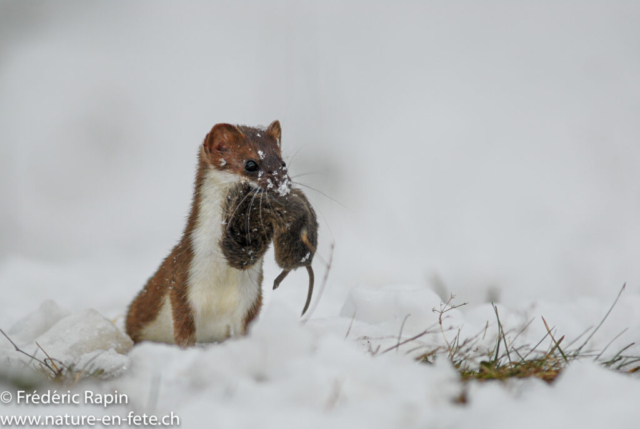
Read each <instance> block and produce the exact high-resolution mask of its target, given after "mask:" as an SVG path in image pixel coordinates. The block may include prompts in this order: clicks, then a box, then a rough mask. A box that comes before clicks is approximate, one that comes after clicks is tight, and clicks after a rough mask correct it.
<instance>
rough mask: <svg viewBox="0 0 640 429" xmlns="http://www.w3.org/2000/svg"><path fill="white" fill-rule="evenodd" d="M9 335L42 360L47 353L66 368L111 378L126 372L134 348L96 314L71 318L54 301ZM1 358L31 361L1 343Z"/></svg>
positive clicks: (22, 347) (35, 312) (16, 326)
mask: <svg viewBox="0 0 640 429" xmlns="http://www.w3.org/2000/svg"><path fill="white" fill-rule="evenodd" d="M8 335H9V337H10V338H11V339H12V341H14V342H15V343H16V345H18V347H20V348H21V349H22V350H24V351H26V352H28V353H32V354H33V355H39V356H40V358H41V359H42V358H43V356H42V352H41V350H44V351H45V352H46V353H47V355H48V356H50V357H51V358H53V359H55V360H57V361H60V362H62V363H63V364H65V365H66V366H70V367H71V366H73V367H76V368H82V369H85V370H90V371H94V370H101V371H102V373H103V374H105V375H108V376H113V375H117V374H119V373H121V372H122V371H123V370H124V369H126V367H127V364H128V362H129V358H128V357H127V356H125V355H126V353H128V352H129V350H131V348H132V347H133V341H131V339H130V338H129V337H128V336H127V335H125V334H124V333H123V332H121V331H120V330H119V329H118V328H117V327H116V326H115V325H114V324H113V323H112V322H111V321H109V320H108V319H106V318H104V317H103V316H102V315H100V313H98V312H97V311H96V310H93V309H87V310H83V311H81V312H79V313H75V314H70V312H69V311H67V310H65V309H63V308H61V307H60V306H58V304H56V303H55V302H54V301H51V300H49V301H45V302H43V303H42V304H41V305H40V307H39V308H38V309H37V310H36V311H34V312H33V313H31V314H29V315H28V316H27V317H25V318H24V319H22V320H20V321H19V322H17V323H16V324H15V325H14V326H13V327H12V328H11V329H10V330H9V332H8ZM40 349H41V350H40ZM2 355H5V356H7V357H8V358H9V359H10V360H16V359H19V360H23V361H24V360H25V359H28V358H27V357H26V356H24V355H22V354H20V353H18V352H16V351H15V350H14V348H13V346H12V345H11V344H10V343H9V341H4V342H2V345H1V346H0V357H2Z"/></svg>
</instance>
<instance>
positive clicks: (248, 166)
mask: <svg viewBox="0 0 640 429" xmlns="http://www.w3.org/2000/svg"><path fill="white" fill-rule="evenodd" d="M244 169H245V170H246V171H248V172H249V173H254V172H256V171H258V170H259V169H260V167H258V164H257V163H256V162H255V161H247V162H245V163H244Z"/></svg>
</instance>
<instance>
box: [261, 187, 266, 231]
mask: <svg viewBox="0 0 640 429" xmlns="http://www.w3.org/2000/svg"><path fill="white" fill-rule="evenodd" d="M263 197H264V192H262V193H260V224H261V225H262V231H263V232H264V231H265V230H266V228H265V227H264V219H263V218H262V198H263Z"/></svg>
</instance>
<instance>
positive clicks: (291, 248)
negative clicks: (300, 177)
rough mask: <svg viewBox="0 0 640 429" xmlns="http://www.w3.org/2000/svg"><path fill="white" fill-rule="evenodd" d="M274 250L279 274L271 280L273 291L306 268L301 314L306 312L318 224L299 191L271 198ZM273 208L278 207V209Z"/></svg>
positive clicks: (311, 283)
mask: <svg viewBox="0 0 640 429" xmlns="http://www.w3.org/2000/svg"><path fill="white" fill-rule="evenodd" d="M275 202H276V207H275V209H274V212H275V213H274V216H273V219H274V222H273V228H274V239H273V241H274V247H275V255H276V262H277V263H278V265H279V266H280V268H282V269H283V270H282V273H280V275H279V276H278V277H277V278H276V279H275V281H274V283H273V289H277V288H278V286H279V285H280V283H281V282H282V281H283V280H284V278H285V277H286V276H287V275H288V274H289V273H290V272H291V271H292V270H295V269H297V268H300V267H306V269H307V272H308V274H309V291H308V293H307V301H306V303H305V305H304V308H303V309H302V314H303V315H304V313H305V312H306V311H307V309H308V308H309V304H310V303H311V296H312V295H313V282H314V275H313V269H312V268H311V262H312V261H313V256H314V254H315V252H316V248H317V247H318V220H317V218H316V212H315V211H314V210H313V207H312V206H311V203H309V200H307V197H306V196H305V195H304V193H302V191H301V190H299V189H292V190H291V192H290V193H289V194H288V195H283V196H280V197H279V198H275ZM277 204H281V206H280V207H278V206H277Z"/></svg>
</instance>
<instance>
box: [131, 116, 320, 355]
mask: <svg viewBox="0 0 640 429" xmlns="http://www.w3.org/2000/svg"><path fill="white" fill-rule="evenodd" d="M288 195H291V197H290V199H291V201H294V200H295V198H300V197H295V195H297V193H291V179H290V177H289V175H288V172H287V167H286V164H285V163H284V161H283V160H282V152H281V127H280V123H279V122H278V121H274V122H273V123H271V125H269V127H268V128H267V129H266V130H262V129H259V128H253V127H248V126H234V125H230V124H217V125H215V126H214V127H213V128H212V129H211V131H210V132H209V134H207V136H206V138H205V140H204V142H203V144H202V146H201V148H200V152H199V154H198V170H197V174H196V180H195V190H194V196H193V202H192V207H191V213H190V214H189V217H188V222H187V226H186V228H185V230H184V233H183V236H182V239H181V240H180V242H179V243H178V244H177V245H176V246H175V247H174V248H173V250H172V252H171V253H170V254H169V256H168V257H167V258H166V259H165V260H164V261H163V262H162V264H161V265H160V267H159V268H158V270H157V272H156V273H155V274H154V275H153V276H152V277H151V278H150V279H149V280H148V282H147V284H146V285H145V287H144V288H143V289H142V291H140V293H139V294H138V295H137V297H136V298H135V299H134V301H133V302H132V303H131V305H130V306H129V310H128V313H127V318H126V331H127V334H129V336H130V337H131V338H132V339H133V341H134V342H140V341H143V340H150V341H159V342H166V343H175V344H178V345H180V346H183V347H186V346H191V345H194V344H195V343H196V342H216V341H222V340H224V339H226V338H228V337H230V336H238V335H241V334H243V333H245V332H246V329H247V325H248V324H249V323H250V322H251V321H252V320H253V319H254V318H255V317H256V316H257V314H258V312H259V311H260V307H261V304H262V289H261V284H262V280H263V273H262V266H263V256H264V253H265V252H266V250H267V247H268V245H269V243H270V242H271V240H272V236H273V234H275V235H276V237H282V239H283V240H284V237H285V236H286V233H284V232H283V231H282V227H281V226H278V225H281V224H280V223H278V221H276V219H277V216H278V215H277V213H275V210H276V209H278V210H281V215H282V216H286V215H287V214H286V213H284V212H285V211H287V210H286V209H285V207H286V205H287V204H288V203H287V201H286V200H284V198H285V197H287V196H288ZM240 196H241V198H243V200H238V199H237V198H238V197H240ZM258 199H259V200H260V201H259V202H257V203H256V200H258ZM295 201H298V200H295ZM269 202H270V203H271V206H273V207H274V210H271V206H269V204H268V203H269ZM294 205H295V204H294ZM297 205H298V206H299V202H298V204H297ZM265 207H269V209H270V210H266V209H265ZM292 207H293V206H292ZM236 208H238V210H239V214H238V212H235V213H234V212H233V210H235V209H236ZM256 210H257V211H256ZM260 210H262V214H263V217H262V218H260ZM297 210H302V209H300V207H298V208H297V209H295V210H294V211H297ZM289 213H291V212H289ZM265 215H266V216H267V217H266V218H265V217H264V216H265ZM239 219H241V220H242V221H241V222H240V221H239ZM265 219H267V222H266V223H265V222H264V220H265ZM292 219H293V218H292ZM313 219H315V214H314V217H313ZM245 222H247V223H246V225H247V228H242V225H245ZM261 223H262V224H264V226H263V225H262V224H261ZM258 225H259V227H258ZM316 229H317V226H316ZM300 232H301V231H300ZM309 241H310V242H311V244H312V245H313V246H315V241H314V240H312V239H309ZM283 244H286V243H284V242H283ZM308 251H309V250H308V249H305V250H304V252H305V253H304V254H303V255H302V256H301V257H300V261H299V262H298V263H297V264H298V265H299V264H303V265H304V263H305V262H306V261H302V258H304V257H305V255H306V252H308ZM296 252H297V253H296ZM280 253H281V254H282V257H281V258H280V259H278V254H279V253H278V252H276V259H277V261H278V262H282V263H284V264H285V266H284V268H285V269H291V268H295V267H296V263H294V261H293V259H295V258H297V257H298V256H300V254H302V252H301V251H300V249H297V250H291V251H289V254H290V255H287V251H285V250H281V251H280ZM292 255H295V256H292ZM310 256H312V255H310ZM289 259H292V260H291V261H290V260H289ZM287 267H288V268H287Z"/></svg>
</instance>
